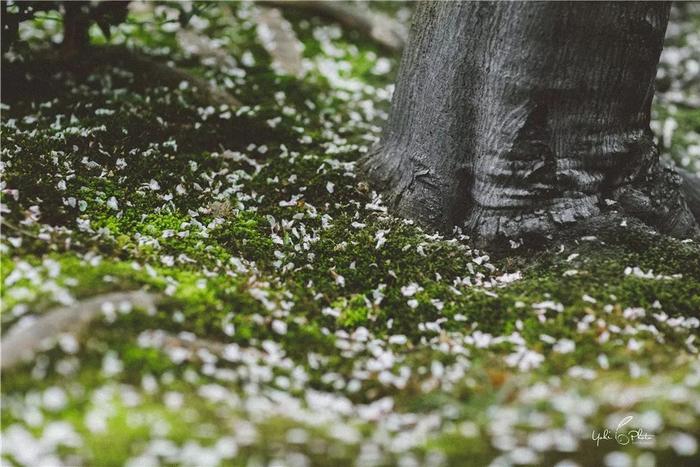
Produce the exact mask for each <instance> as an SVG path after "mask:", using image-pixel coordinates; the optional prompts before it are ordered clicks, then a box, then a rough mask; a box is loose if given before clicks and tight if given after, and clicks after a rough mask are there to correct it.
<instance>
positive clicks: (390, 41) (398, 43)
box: [260, 0, 408, 53]
mask: <svg viewBox="0 0 700 467" xmlns="http://www.w3.org/2000/svg"><path fill="white" fill-rule="evenodd" d="M260 3H261V4H267V5H274V6H277V7H279V8H293V9H296V10H301V11H305V12H308V13H312V14H316V15H319V16H323V17H325V18H328V19H331V20H334V21H337V22H338V23H340V24H341V25H343V26H344V27H346V28H348V29H355V30H357V31H359V32H361V33H362V34H365V35H366V36H368V37H370V38H371V39H372V40H373V41H375V42H376V43H377V44H379V45H380V46H381V47H382V48H383V49H384V50H386V51H387V52H391V53H397V52H400V51H401V50H403V48H404V46H405V45H406V40H407V38H408V33H407V31H406V29H405V28H404V27H403V26H402V25H401V24H399V23H397V22H395V21H394V20H392V19H391V18H389V17H387V16H385V15H383V14H381V13H377V12H373V11H370V10H369V9H366V10H365V9H359V8H357V7H354V6H351V5H347V4H345V3H343V2H335V1H327V0H321V1H308V0H307V1H305V0H290V1H280V0H271V1H264V2H260Z"/></svg>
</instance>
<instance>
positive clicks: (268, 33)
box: [255, 6, 304, 78]
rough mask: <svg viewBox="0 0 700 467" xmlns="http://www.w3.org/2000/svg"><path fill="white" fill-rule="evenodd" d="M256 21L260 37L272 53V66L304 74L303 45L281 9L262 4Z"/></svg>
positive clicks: (284, 71) (287, 71) (279, 69)
mask: <svg viewBox="0 0 700 467" xmlns="http://www.w3.org/2000/svg"><path fill="white" fill-rule="evenodd" d="M255 22H256V23H257V28H256V31H257V34H258V39H259V40H260V43H261V44H262V46H263V47H264V48H265V50H267V53H268V54H270V57H271V58H272V67H273V68H274V69H276V70H278V71H281V72H283V73H286V74H288V75H291V76H296V77H297V78H300V77H301V76H302V75H303V74H304V68H303V66H302V55H301V52H302V50H303V46H302V45H301V43H300V42H299V39H297V36H296V34H294V29H293V28H292V25H291V24H290V23H289V22H288V21H287V20H285V19H284V17H283V16H282V13H280V10H279V9H277V8H267V7H264V6H260V7H259V8H257V9H256V13H255Z"/></svg>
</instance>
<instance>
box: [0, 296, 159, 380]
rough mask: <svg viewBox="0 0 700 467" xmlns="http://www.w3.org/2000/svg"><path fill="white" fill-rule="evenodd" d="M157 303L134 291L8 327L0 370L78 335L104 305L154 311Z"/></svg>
mask: <svg viewBox="0 0 700 467" xmlns="http://www.w3.org/2000/svg"><path fill="white" fill-rule="evenodd" d="M158 300H159V297H158V296H157V295H154V294H150V293H148V292H144V291H142V290H137V291H132V292H114V293H108V294H104V295H98V296H96V297H92V298H89V299H87V300H82V301H79V302H77V303H75V304H73V305H69V306H62V307H58V308H54V309H52V310H50V311H48V312H47V313H46V314H43V315H41V316H39V317H38V318H37V319H36V320H35V321H33V322H31V323H30V324H28V325H26V326H20V327H17V326H15V327H13V328H11V329H10V330H9V332H8V333H7V335H6V336H3V338H2V344H1V347H0V353H1V354H2V361H1V364H0V368H2V369H3V370H7V369H10V368H12V367H14V366H16V365H17V364H19V363H21V362H23V361H26V360H29V359H31V358H32V357H33V356H34V354H36V353H37V352H39V351H41V350H46V349H49V348H51V347H53V346H54V345H55V343H56V339H57V338H58V336H59V335H61V334H65V333H67V334H71V335H74V336H76V335H79V334H80V333H81V332H82V331H83V330H84V329H85V328H86V327H87V326H88V325H89V324H90V323H91V322H93V321H94V320H95V319H97V318H98V317H99V315H100V313H102V311H103V310H104V309H105V307H107V306H110V305H112V306H113V307H114V308H115V309H119V308H120V307H127V309H130V308H131V307H135V308H141V309H146V310H154V309H155V306H156V304H157V302H158Z"/></svg>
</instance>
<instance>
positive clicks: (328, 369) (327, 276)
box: [2, 4, 700, 466]
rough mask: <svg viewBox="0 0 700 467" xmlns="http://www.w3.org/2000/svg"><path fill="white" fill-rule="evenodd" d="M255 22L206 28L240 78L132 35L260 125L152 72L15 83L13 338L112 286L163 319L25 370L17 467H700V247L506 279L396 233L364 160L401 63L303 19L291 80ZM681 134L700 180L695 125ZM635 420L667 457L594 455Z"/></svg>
mask: <svg viewBox="0 0 700 467" xmlns="http://www.w3.org/2000/svg"><path fill="white" fill-rule="evenodd" d="M378 6H382V5H381V4H380V5H378ZM157 8H158V9H161V10H160V11H159V12H160V13H163V14H165V15H167V14H168V7H167V6H166V7H160V6H159V7H157ZM252 8H254V6H252V5H249V4H233V5H230V6H229V5H213V6H211V7H210V8H207V9H206V10H205V11H204V12H203V13H202V16H200V17H198V18H197V20H196V21H194V22H193V24H192V26H190V28H192V29H193V30H194V31H195V32H197V33H198V34H201V35H202V36H203V37H207V38H209V39H211V40H215V41H216V43H215V44H214V45H216V46H217V47H219V48H220V49H223V50H226V51H227V53H229V54H230V56H231V57H233V58H234V59H235V62H236V65H235V66H234V67H230V66H222V65H221V64H220V63H217V62H216V61H215V60H214V61H212V60H207V59H206V58H201V57H197V56H190V55H189V54H187V53H186V52H185V51H183V50H182V49H181V48H180V46H179V45H178V41H177V39H176V30H175V29H173V30H170V31H167V30H165V31H164V30H163V29H162V28H157V27H156V26H155V25H153V24H151V23H144V22H143V21H145V20H149V18H150V17H149V16H148V15H149V14H150V13H147V12H143V13H138V14H137V13H134V16H133V17H132V20H133V21H139V22H141V24H142V25H141V26H139V27H132V26H128V25H127V26H123V27H122V28H123V29H124V31H127V30H128V32H129V34H128V35H125V34H122V33H120V32H119V31H116V34H115V35H114V36H113V37H112V39H111V42H112V43H114V44H119V43H124V44H126V45H127V46H129V47H137V48H139V49H140V50H142V51H145V52H146V53H149V54H151V55H153V56H154V59H161V60H164V59H166V58H167V59H170V60H173V61H174V62H176V63H177V64H178V65H179V66H180V67H183V68H187V69H188V70H190V72H192V73H196V74H198V75H199V76H203V77H205V78H207V79H211V80H213V81H214V82H215V83H216V84H217V86H219V87H221V88H222V89H227V90H228V91H229V92H231V93H232V94H233V95H234V96H235V97H236V98H238V99H239V100H240V101H241V102H243V103H244V107H243V108H241V109H228V108H220V107H219V106H215V105H212V103H210V102H204V101H201V100H200V96H199V94H198V93H197V92H195V90H193V89H192V87H191V86H188V85H187V84H186V83H184V84H182V85H180V86H178V87H177V88H172V87H163V86H159V85H158V83H157V82H155V83H154V82H152V81H151V80H149V77H148V76H143V75H142V74H141V73H140V70H139V69H137V68H134V67H133V64H131V63H130V62H129V60H128V59H125V60H124V61H122V62H118V63H114V62H110V61H109V60H98V59H94V58H90V59H89V60H87V59H83V60H81V59H80V58H79V59H77V60H74V61H73V62H71V63H70V64H67V63H65V62H63V61H61V60H60V59H56V60H46V55H45V54H46V52H36V51H31V50H30V49H26V50H20V52H19V53H18V56H17V57H15V59H14V61H12V63H3V80H2V86H3V107H2V114H3V115H2V160H3V161H2V164H3V165H2V172H3V182H2V183H3V186H2V189H3V191H2V209H3V212H2V214H3V222H4V224H3V239H2V240H3V243H2V249H3V250H2V253H3V254H2V280H3V289H2V301H3V306H2V325H3V333H7V332H8V331H9V330H11V329H12V328H13V327H14V326H20V325H27V324H28V323H29V322H30V321H31V319H33V317H36V316H37V315H40V314H42V313H44V312H46V311H47V310H49V309H51V307H53V306H55V305H56V304H60V303H71V302H74V301H76V300H80V299H81V298H85V297H91V296H94V295H97V294H100V293H105V292H109V291H121V290H131V289H138V288H145V289H147V290H150V291H153V292H157V293H160V294H162V295H164V296H165V297H166V299H165V301H164V302H163V303H162V304H161V306H160V307H159V308H158V310H157V311H156V313H154V314H149V313H146V312H145V311H143V310H132V311H129V312H124V313H122V312H119V311H116V312H114V313H107V314H106V316H105V318H104V319H102V320H100V321H99V322H96V323H94V324H93V325H91V327H90V329H89V330H87V331H86V332H84V333H83V334H82V335H81V336H80V337H79V339H78V340H77V341H76V340H74V339H71V338H69V337H67V336H61V337H60V338H59V339H58V341H57V344H56V345H55V346H54V347H53V348H51V349H49V350H47V351H45V352H42V353H41V354H39V355H38V356H37V357H36V358H35V359H34V360H33V361H31V362H27V363H26V364H24V365H22V366H20V367H18V368H14V369H11V370H8V371H4V372H3V375H2V380H3V381H2V382H3V389H2V407H3V410H2V427H3V428H2V430H3V432H2V434H3V459H4V462H6V463H9V464H23V465H49V464H51V463H52V462H54V463H63V464H67V465H78V464H87V465H99V466H103V465H105V466H106V465H122V464H125V463H127V464H129V465H138V466H143V465H152V464H161V463H162V464H185V465H206V466H208V465H217V464H220V463H221V464H228V465H330V464H334V465H363V466H364V465H393V464H400V465H459V466H461V465H487V464H493V465H509V464H514V463H517V464H534V465H553V464H556V463H557V462H561V464H560V465H562V466H563V465H575V464H574V463H577V464H579V465H601V464H607V465H654V464H656V465H671V464H672V463H673V464H675V465H695V463H696V462H697V461H698V456H699V454H698V452H699V451H698V446H697V443H698V437H700V402H699V401H700V362H698V359H697V352H698V351H697V345H698V343H697V341H696V339H697V336H698V333H699V329H700V320H699V318H700V247H699V246H698V245H697V244H696V243H693V242H684V241H679V240H674V239H670V238H665V237H661V236H658V235H655V234H653V233H644V232H641V231H637V230H633V229H630V233H629V235H626V236H624V237H622V238H621V237H619V236H617V237H610V236H608V235H607V234H603V233H601V234H600V235H598V236H589V237H584V238H581V239H578V240H575V241H573V240H572V241H570V242H567V243H565V244H562V245H561V246H560V247H558V248H555V249H553V250H552V251H545V252H534V253H533V252H527V251H526V250H525V248H526V247H521V248H518V249H514V250H513V252H512V254H511V255H509V256H505V257H500V258H499V259H493V258H490V257H489V256H488V254H487V253H486V252H482V251H479V250H476V249H473V248H471V247H470V242H469V239H468V238H467V237H465V236H463V235H460V234H459V232H456V233H455V234H454V236H451V237H441V236H439V235H436V234H433V233H431V232H424V231H422V230H421V229H419V228H418V227H416V226H414V225H413V224H412V223H411V222H409V221H405V220H401V219H396V218H393V217H391V216H390V215H388V214H387V213H386V210H385V208H384V207H383V206H382V204H381V199H380V198H378V197H377V196H376V195H375V194H374V193H372V192H370V191H369V190H368V189H367V187H366V185H365V184H363V183H362V181H361V180H359V179H358V178H357V177H356V172H355V161H356V160H357V159H358V158H359V157H360V156H361V155H362V154H363V153H364V152H366V151H367V149H368V147H369V146H370V145H371V144H372V143H373V142H374V141H376V139H377V137H378V135H379V132H380V125H381V123H382V121H383V118H384V117H385V115H386V114H385V113H386V112H387V110H388V104H389V99H390V95H391V82H392V77H393V73H394V70H395V68H396V66H397V59H396V58H395V57H386V56H383V55H382V53H381V52H380V51H379V49H377V48H376V47H375V46H374V45H373V44H372V43H370V42H369V41H367V40H366V39H363V38H361V37H358V36H357V35H356V34H355V33H352V32H348V31H343V30H341V29H340V28H339V27H337V26H336V25H333V24H332V23H327V22H323V21H321V20H319V19H316V18H312V19H309V18H303V17H302V16H300V15H296V14H289V15H287V18H288V19H289V20H290V21H291V22H292V24H293V26H294V28H295V31H296V33H297V36H298V37H299V38H300V40H301V41H302V42H303V43H304V46H305V49H304V58H305V61H306V64H307V68H308V71H307V73H306V75H305V78H304V79H301V80H297V79H294V78H290V77H287V76H280V75H277V74H275V73H274V72H273V71H271V69H270V66H269V65H270V59H269V57H268V56H267V54H266V53H265V51H264V49H263V48H262V46H261V45H260V44H259V43H258V39H257V38H256V34H255V26H254V24H253V22H252V20H251V9H252ZM386 8H390V9H396V5H391V4H390V5H388V6H386ZM692 18H695V17H692ZM151 19H152V18H151ZM692 21H696V20H695V19H692ZM149 24H151V25H150V26H149ZM684 24H685V23H684ZM54 26H55V25H52V24H48V23H47V20H37V21H36V23H34V24H25V25H24V28H25V29H24V34H25V37H30V36H31V37H36V38H37V40H38V39H41V38H43V37H44V35H46V31H51V29H52V28H54ZM95 34H97V31H95ZM684 38H685V39H684ZM94 39H95V42H96V43H100V42H104V38H100V37H98V36H95V38H94ZM681 39H682V40H686V42H687V40H688V39H687V36H685V35H682V36H681ZM679 40H680V39H679ZM30 42H31V41H30ZM679 46H687V43H682V44H681V45H679ZM695 54H696V55H695V57H697V50H696V51H695ZM39 57H40V58H39ZM665 111H666V110H663V109H662V108H661V107H660V108H659V109H658V110H657V112H659V113H660V114H661V113H662V112H665ZM674 118H675V119H677V120H678V124H677V126H678V128H679V130H677V132H676V137H674V138H672V140H671V142H672V144H673V145H675V146H672V147H671V149H672V150H671V155H672V156H673V157H675V158H676V159H677V160H679V162H680V163H684V165H686V166H691V164H692V163H695V162H694V159H692V158H693V157H694V156H693V154H694V153H693V151H694V150H692V149H691V150H688V148H689V147H691V146H692V144H696V143H693V141H695V140H694V138H697V134H698V132H699V131H700V128H699V126H698V123H699V122H700V119H698V114H697V110H695V111H693V110H683V111H679V112H677V113H676V114H675V117H674ZM657 126H658V125H657ZM659 128H660V127H659ZM693 135H694V136H693ZM662 138H663V136H662ZM667 142H668V141H667ZM684 157H687V158H690V159H688V160H687V161H686V160H681V159H682V158H684ZM685 162H687V163H685ZM627 415H632V416H634V418H633V419H632V421H631V422H630V423H629V424H628V425H626V426H625V427H624V428H622V429H620V433H622V434H627V433H628V432H629V430H630V429H632V428H635V429H636V428H642V429H643V430H644V431H645V432H649V433H652V434H653V435H654V439H653V440H648V441H644V442H632V443H629V444H627V445H622V444H620V443H618V442H616V441H615V440H602V441H600V442H599V444H598V445H596V442H595V441H594V440H593V439H592V436H591V435H592V432H593V431H596V432H602V431H603V430H604V429H605V428H609V429H610V430H611V431H613V432H614V430H615V428H616V427H617V426H618V423H619V422H620V420H622V419H623V417H625V416H627ZM567 462H568V463H567Z"/></svg>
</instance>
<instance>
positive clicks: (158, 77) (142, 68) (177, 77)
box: [91, 46, 242, 109]
mask: <svg viewBox="0 0 700 467" xmlns="http://www.w3.org/2000/svg"><path fill="white" fill-rule="evenodd" d="M91 52H94V58H96V59H98V60H103V61H104V60H108V61H112V63H115V62H123V63H126V64H129V65H131V66H132V67H133V68H136V69H137V70H138V72H139V73H141V74H142V75H143V76H142V78H143V79H144V80H148V82H150V83H155V84H159V85H163V86H167V87H169V88H177V87H178V85H179V84H180V83H181V82H182V81H187V82H188V83H190V84H191V85H192V87H193V88H194V89H195V90H196V92H197V93H198V97H199V98H200V99H201V100H202V101H203V102H209V103H211V104H212V105H217V106H218V105H222V104H225V105H227V106H228V107H229V108H230V109H237V108H239V107H241V106H242V104H241V102H240V101H239V100H238V99H236V98H235V97H233V96H232V95H231V94H230V93H228V92H226V91H224V90H222V89H219V88H218V87H216V86H214V85H213V84H211V83H209V82H208V81H207V80H205V79H203V78H200V77H199V76H196V75H193V74H192V73H190V72H188V71H186V70H183V69H182V68H178V67H175V66H168V65H166V64H165V63H160V62H158V61H155V60H153V59H152V58H150V57H148V56H147V55H145V54H143V53H140V52H137V51H134V50H131V49H127V48H125V47H116V46H106V47H99V48H95V49H92V50H91Z"/></svg>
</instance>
